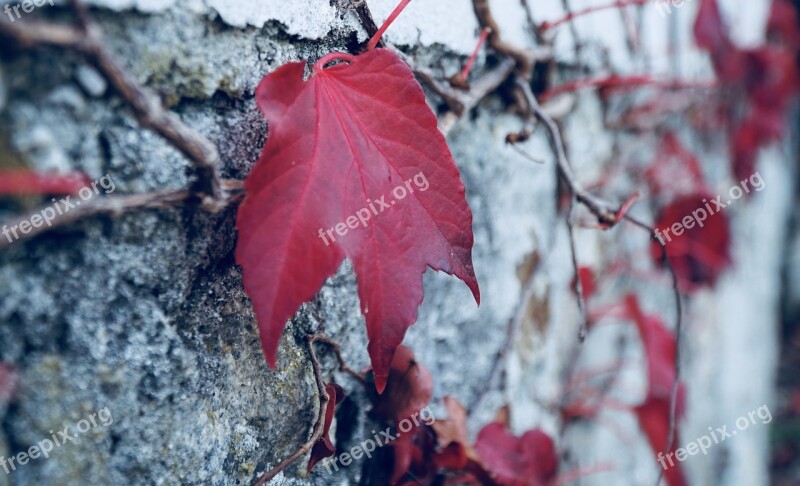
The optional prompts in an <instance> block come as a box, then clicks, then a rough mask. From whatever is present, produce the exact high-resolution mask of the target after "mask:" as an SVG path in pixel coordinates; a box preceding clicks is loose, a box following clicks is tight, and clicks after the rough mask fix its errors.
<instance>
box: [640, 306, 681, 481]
mask: <svg viewBox="0 0 800 486" xmlns="http://www.w3.org/2000/svg"><path fill="white" fill-rule="evenodd" d="M625 308H626V312H627V314H628V316H629V317H630V319H631V320H633V321H634V323H635V324H636V329H637V330H638V331H639V336H640V337H641V339H642V345H643V346H644V353H645V357H646V358H647V395H646V397H645V400H644V402H642V404H640V405H638V406H636V407H635V408H634V409H633V411H634V413H635V414H636V418H637V420H638V421H639V426H640V427H641V428H642V430H643V431H644V433H645V435H646V436H647V440H648V442H649V443H650V447H652V449H653V451H654V452H656V453H662V454H665V452H664V448H665V447H666V445H667V441H668V440H669V425H670V415H671V413H670V412H671V410H670V404H671V399H672V389H673V387H674V384H675V348H676V346H677V343H676V339H675V336H674V335H673V334H672V332H670V330H669V329H667V328H666V326H664V324H663V322H661V319H660V318H659V317H658V316H655V315H646V314H645V313H644V312H643V311H642V309H641V307H640V306H639V301H638V300H637V298H636V296H635V295H633V294H628V295H627V296H626V297H625ZM684 400H685V396H684V390H683V385H682V384H681V385H680V386H679V387H678V396H677V400H676V401H677V403H676V407H675V411H676V415H675V416H676V419H677V418H680V417H681V416H683V412H684ZM678 444H680V439H679V437H678V433H677V431H676V433H675V437H674V441H673V446H672V448H671V450H670V451H669V452H674V451H675V449H676V448H677V447H678ZM662 457H664V456H662V455H659V456H658V459H659V460H662V459H661V458H662ZM673 457H674V456H673ZM663 460H664V464H666V465H667V466H668V467H667V469H666V470H665V472H664V477H666V479H667V484H669V486H683V485H685V484H686V480H685V478H684V476H683V470H682V469H681V467H680V462H678V461H674V460H673V461H671V462H673V463H674V465H673V466H669V464H668V462H667V461H668V459H663Z"/></svg>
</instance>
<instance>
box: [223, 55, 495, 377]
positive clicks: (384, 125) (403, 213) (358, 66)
mask: <svg viewBox="0 0 800 486" xmlns="http://www.w3.org/2000/svg"><path fill="white" fill-rule="evenodd" d="M333 61H341V63H340V64H338V65H335V66H332V67H329V68H327V69H324V66H325V65H326V64H328V63H330V62H333ZM304 69H305V63H302V62H295V63H289V64H287V65H285V66H283V67H281V68H279V69H278V70H277V71H275V72H274V73H272V74H269V75H267V76H266V77H265V78H264V79H263V80H262V82H261V84H260V85H259V87H258V90H257V92H256V96H257V101H258V105H259V107H260V108H261V110H262V111H263V112H264V114H265V116H266V117H267V119H268V121H269V126H270V134H269V139H268V141H267V144H266V147H265V148H264V152H263V153H262V156H261V158H260V159H259V161H258V163H257V164H256V166H255V168H254V169H253V171H252V173H251V174H250V176H249V177H248V178H247V180H246V182H245V189H246V190H247V198H246V199H245V201H244V203H243V204H242V206H241V207H240V209H239V214H238V221H237V227H238V229H239V243H238V246H237V249H236V258H237V261H238V262H239V263H240V264H241V265H242V267H243V269H244V285H245V289H246V290H247V292H248V294H249V295H250V297H251V298H252V300H253V306H254V308H255V312H256V317H257V318H258V322H259V326H260V329H261V339H262V344H263V348H264V353H265V355H266V357H267V361H268V362H269V364H270V365H271V366H274V365H275V362H276V358H277V348H278V341H279V338H280V335H281V332H282V330H283V327H284V325H285V324H286V321H287V319H289V318H291V317H292V315H294V313H295V312H296V311H297V309H298V308H299V306H300V305H301V304H302V303H303V302H306V301H308V300H310V299H311V298H312V297H313V296H314V295H315V294H316V292H317V291H318V290H319V288H320V287H321V286H322V284H323V283H324V281H325V279H326V278H328V277H329V276H331V275H332V274H333V273H334V272H335V271H336V269H337V268H338V267H339V265H340V264H341V263H342V261H343V260H344V258H345V257H347V258H349V259H350V260H351V261H352V262H353V267H354V269H355V273H356V276H357V279H358V292H359V298H360V300H361V310H362V313H363V314H364V316H365V317H366V322H367V334H368V337H369V340H370V343H369V353H370V358H371V360H372V366H373V368H374V370H375V381H376V386H377V388H378V390H379V391H382V390H383V388H384V387H385V385H386V380H387V377H388V374H389V367H390V364H391V362H392V356H393V355H394V352H395V349H396V348H397V346H398V345H399V344H400V343H401V342H402V341H403V337H404V335H405V332H406V329H408V327H409V326H411V325H412V324H413V323H414V321H415V320H416V318H417V308H418V307H419V304H420V303H421V301H422V274H423V273H424V272H425V269H426V267H431V268H433V269H434V270H440V271H444V272H446V273H448V274H451V275H455V276H457V277H458V278H460V279H461V280H463V281H464V282H465V283H466V284H467V285H468V286H469V288H470V289H471V290H472V293H473V295H474V297H475V299H476V301H479V298H480V297H479V290H478V282H477V280H476V278H475V274H474V271H473V268H472V257H471V252H472V244H473V236H472V229H471V228H472V213H471V212H470V209H469V206H468V205H467V201H466V199H465V197H464V192H465V191H464V185H463V183H462V182H461V179H460V177H459V174H458V169H457V168H456V166H455V163H454V161H453V157H452V155H451V154H450V150H449V149H448V147H447V143H446V141H445V139H444V137H443V136H442V134H441V133H440V132H439V131H438V129H437V125H436V117H435V116H434V114H433V113H432V112H431V110H430V108H429V107H428V105H427V104H426V102H425V96H424V94H423V91H422V88H421V87H420V86H419V84H418V83H417V82H416V80H415V79H414V75H413V73H412V72H411V70H410V69H409V68H408V66H406V65H405V64H404V63H403V62H402V61H401V60H400V58H398V57H397V56H396V55H395V54H394V53H392V52H391V51H388V50H385V49H375V50H371V51H368V52H367V53H365V54H362V55H360V56H356V57H353V56H349V55H347V54H332V55H328V56H326V57H325V58H323V59H321V60H320V61H319V62H318V63H317V64H316V66H315V67H314V69H313V72H312V75H311V77H310V79H309V80H308V81H307V82H304V81H303V72H304ZM393 191H394V193H393ZM404 192H405V193H407V194H406V195H403V193H404ZM401 196H402V197H401ZM384 198H385V199H384ZM379 201H380V202H379ZM395 203H396V206H395ZM359 217H360V218H361V219H359ZM336 228H339V230H340V231H338V232H337V230H336Z"/></svg>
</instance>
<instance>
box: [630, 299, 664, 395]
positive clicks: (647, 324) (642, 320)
mask: <svg viewBox="0 0 800 486" xmlns="http://www.w3.org/2000/svg"><path fill="white" fill-rule="evenodd" d="M625 310H626V313H627V314H628V316H629V318H630V319H631V320H632V321H633V322H634V323H635V324H636V329H637V330H638V331H639V336H640V337H641V339H642V346H643V347H644V353H645V356H646V357H647V383H648V386H647V395H648V396H653V397H660V398H663V397H667V398H669V397H670V395H671V394H672V387H673V384H674V383H675V347H676V342H675V336H674V335H673V334H672V332H671V331H670V330H669V329H667V328H666V326H664V324H663V322H661V319H660V318H659V317H658V316H655V315H646V314H645V313H644V312H643V311H642V309H641V307H640V306H639V301H638V300H637V298H636V296H635V295H633V294H628V295H627V296H625Z"/></svg>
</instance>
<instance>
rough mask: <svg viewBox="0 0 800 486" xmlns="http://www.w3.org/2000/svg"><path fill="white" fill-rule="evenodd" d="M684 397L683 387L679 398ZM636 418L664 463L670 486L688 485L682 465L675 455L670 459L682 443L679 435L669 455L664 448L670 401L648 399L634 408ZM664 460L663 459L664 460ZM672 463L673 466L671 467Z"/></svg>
mask: <svg viewBox="0 0 800 486" xmlns="http://www.w3.org/2000/svg"><path fill="white" fill-rule="evenodd" d="M682 396H683V387H681V388H679V397H682ZM634 413H636V418H637V420H638V422H639V427H641V428H642V430H643V431H644V434H645V436H647V441H648V442H649V443H650V447H651V448H652V449H653V451H654V453H661V454H657V460H658V461H659V462H660V461H663V464H664V465H663V466H661V467H666V469H665V471H664V477H665V478H666V480H667V484H668V485H669V486H685V485H686V484H687V482H686V478H685V477H684V475H683V469H682V468H681V463H680V461H678V460H677V459H675V456H674V454H673V455H672V456H671V457H668V455H669V454H670V453H674V452H675V450H676V449H677V448H678V445H679V444H680V443H681V442H680V438H679V436H678V433H677V432H676V433H675V440H674V442H673V446H672V448H671V450H670V451H669V453H665V452H664V447H665V446H666V445H667V441H668V440H669V417H670V399H669V398H663V397H652V396H650V397H647V400H645V402H644V403H642V404H641V405H639V406H637V407H636V408H634ZM662 458H663V459H662ZM670 463H672V465H670Z"/></svg>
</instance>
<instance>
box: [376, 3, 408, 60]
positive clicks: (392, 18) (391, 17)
mask: <svg viewBox="0 0 800 486" xmlns="http://www.w3.org/2000/svg"><path fill="white" fill-rule="evenodd" d="M409 3H411V0H402V1H401V2H400V4H399V5H398V6H397V7H395V9H394V10H393V11H392V13H391V14H389V18H387V19H386V22H384V23H383V25H381V28H380V29H378V32H375V35H373V36H372V39H370V40H369V44H367V50H368V51H371V50H372V49H374V48H375V46H376V45H378V42H380V40H381V37H383V34H384V33H385V32H386V29H388V28H389V26H390V25H392V22H394V21H395V19H397V17H398V16H400V13H401V12H402V11H403V10H404V9H405V8H406V6H408V4H409Z"/></svg>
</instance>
